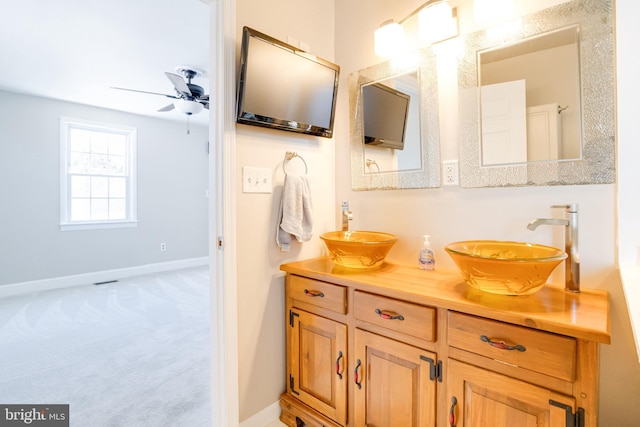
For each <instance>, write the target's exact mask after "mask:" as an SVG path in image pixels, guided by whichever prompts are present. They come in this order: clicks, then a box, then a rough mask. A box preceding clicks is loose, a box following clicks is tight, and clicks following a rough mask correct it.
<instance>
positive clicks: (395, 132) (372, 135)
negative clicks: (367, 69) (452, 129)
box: [361, 72, 422, 173]
mask: <svg viewBox="0 0 640 427" xmlns="http://www.w3.org/2000/svg"><path fill="white" fill-rule="evenodd" d="M419 92H420V87H419V81H418V73H417V72H411V73H407V74H402V75H398V76H394V77H391V78H388V79H383V80H380V81H377V82H373V83H370V84H363V85H362V87H361V99H362V110H363V144H364V157H365V159H366V160H365V162H366V164H365V166H366V168H365V173H379V172H389V171H403V170H412V169H420V167H421V159H422V156H421V144H420V102H419V100H420V95H419Z"/></svg>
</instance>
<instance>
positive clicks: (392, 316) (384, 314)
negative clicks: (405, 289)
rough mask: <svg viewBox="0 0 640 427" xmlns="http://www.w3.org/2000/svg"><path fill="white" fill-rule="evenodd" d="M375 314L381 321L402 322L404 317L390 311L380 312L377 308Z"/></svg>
mask: <svg viewBox="0 0 640 427" xmlns="http://www.w3.org/2000/svg"><path fill="white" fill-rule="evenodd" d="M375 311H376V314H377V315H378V316H380V317H382V318H383V319H388V320H404V316H403V315H401V314H398V313H396V312H395V311H391V310H380V309H379V308H376V310H375Z"/></svg>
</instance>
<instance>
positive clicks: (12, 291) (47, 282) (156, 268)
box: [0, 257, 209, 298]
mask: <svg viewBox="0 0 640 427" xmlns="http://www.w3.org/2000/svg"><path fill="white" fill-rule="evenodd" d="M208 263H209V258H208V257H201V258H189V259H182V260H177V261H168V262H160V263H155V264H145V265H138V266H135V267H127V268H117V269H114V270H103V271H95V272H92V273H84V274H76V275H73V276H62V277H53V278H51V279H42V280H33V281H30V282H20V283H10V284H8V285H1V286H0V298H1V297H8V296H13V295H21V294H26V293H29V292H40V291H46V290H49V289H60V288H69V287H72V286H78V285H87V284H91V283H98V282H105V281H108V280H119V279H124V278H126V277H133V276H141V275H143V274H153V273H160V272H163V271H171V270H179V269H181V268H190V267H198V266H201V265H207V264H208Z"/></svg>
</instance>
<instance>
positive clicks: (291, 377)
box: [289, 374, 300, 395]
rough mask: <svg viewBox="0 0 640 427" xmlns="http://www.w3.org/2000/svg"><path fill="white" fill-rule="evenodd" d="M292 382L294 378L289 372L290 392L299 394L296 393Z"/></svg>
mask: <svg viewBox="0 0 640 427" xmlns="http://www.w3.org/2000/svg"><path fill="white" fill-rule="evenodd" d="M294 382H295V380H294V379H293V375H291V374H289V389H290V390H291V393H293V394H298V395H299V394H300V393H298V392H297V391H296V390H295V388H294V387H293V384H294Z"/></svg>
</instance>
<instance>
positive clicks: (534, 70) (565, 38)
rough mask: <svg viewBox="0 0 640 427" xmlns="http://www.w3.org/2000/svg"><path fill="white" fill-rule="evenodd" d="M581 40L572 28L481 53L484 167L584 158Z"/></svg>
mask: <svg viewBox="0 0 640 427" xmlns="http://www.w3.org/2000/svg"><path fill="white" fill-rule="evenodd" d="M578 39H579V27H578V26H576V25H573V26H570V27H566V28H562V29H559V30H554V31H550V32H546V33H543V34H539V35H536V36H533V37H529V38H526V39H523V40H520V41H518V42H517V43H513V44H508V45H505V46H499V47H496V48H490V49H486V50H482V51H479V52H478V64H479V67H478V73H479V75H478V81H479V83H480V86H481V95H480V97H481V127H482V165H483V166H491V165H499V164H513V163H526V162H533V161H556V160H569V159H579V158H580V157H581V150H580V147H581V125H580V124H581V120H580V118H581V113H580V111H581V108H580V105H581V103H580V66H579V43H578ZM516 81H519V82H521V84H523V85H524V86H523V88H522V89H520V88H518V89H515V88H513V87H511V84H514V85H515V82H516ZM519 84H520V83H519ZM507 87H509V89H507ZM512 91H513V92H512ZM520 95H523V96H524V98H523V99H522V100H524V104H521V102H522V100H521V99H520V98H519V96H520ZM485 97H488V99H485ZM514 97H515V99H514ZM516 102H517V104H516ZM516 106H517V108H516ZM554 106H555V107H554ZM486 108H488V109H490V110H489V111H485V109H486ZM552 108H555V112H553V114H549V113H548V112H549V111H550V109H552ZM505 109H508V110H505ZM516 111H518V112H517V114H520V118H514V117H513V115H512V114H511V113H516ZM498 113H500V114H501V113H505V114H509V116H508V117H500V116H499V115H496V114H498ZM558 116H561V117H558ZM496 123H497V124H499V125H500V127H499V128H498V129H495V128H494V126H495V125H496ZM511 124H513V126H511ZM507 130H508V131H507ZM497 141H499V144H498V142H497ZM516 152H517V154H515V153H516Z"/></svg>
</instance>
